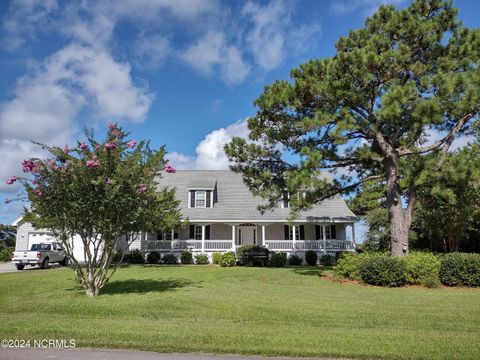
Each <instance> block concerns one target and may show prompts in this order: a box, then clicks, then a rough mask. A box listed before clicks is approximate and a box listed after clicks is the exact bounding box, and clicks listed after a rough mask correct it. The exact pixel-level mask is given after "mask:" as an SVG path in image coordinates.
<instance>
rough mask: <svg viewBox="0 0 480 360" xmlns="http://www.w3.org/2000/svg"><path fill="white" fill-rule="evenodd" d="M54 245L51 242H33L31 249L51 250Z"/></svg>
mask: <svg viewBox="0 0 480 360" xmlns="http://www.w3.org/2000/svg"><path fill="white" fill-rule="evenodd" d="M51 249H52V245H50V244H33V245H32V249H31V251H50V250H51Z"/></svg>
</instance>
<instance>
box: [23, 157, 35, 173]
mask: <svg viewBox="0 0 480 360" xmlns="http://www.w3.org/2000/svg"><path fill="white" fill-rule="evenodd" d="M22 168H23V172H26V173H28V172H30V171H32V169H33V161H32V160H23V161H22Z"/></svg>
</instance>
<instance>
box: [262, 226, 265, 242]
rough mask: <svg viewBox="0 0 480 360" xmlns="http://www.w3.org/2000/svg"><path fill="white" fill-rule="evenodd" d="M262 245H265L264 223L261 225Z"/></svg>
mask: <svg viewBox="0 0 480 360" xmlns="http://www.w3.org/2000/svg"><path fill="white" fill-rule="evenodd" d="M262 246H265V225H262Z"/></svg>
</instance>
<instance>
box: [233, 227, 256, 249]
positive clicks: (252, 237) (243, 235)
mask: <svg viewBox="0 0 480 360" xmlns="http://www.w3.org/2000/svg"><path fill="white" fill-rule="evenodd" d="M256 243H257V228H256V226H244V225H240V226H239V227H238V244H239V245H253V244H256Z"/></svg>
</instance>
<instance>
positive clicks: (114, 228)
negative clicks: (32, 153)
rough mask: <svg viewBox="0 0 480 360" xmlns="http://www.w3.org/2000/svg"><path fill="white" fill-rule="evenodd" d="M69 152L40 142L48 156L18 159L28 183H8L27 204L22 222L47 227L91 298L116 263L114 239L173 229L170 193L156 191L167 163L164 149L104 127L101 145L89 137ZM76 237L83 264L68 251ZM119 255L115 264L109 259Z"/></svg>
mask: <svg viewBox="0 0 480 360" xmlns="http://www.w3.org/2000/svg"><path fill="white" fill-rule="evenodd" d="M86 135H87V139H88V141H86V142H78V143H77V146H76V147H75V148H69V147H65V148H59V147H49V146H46V145H41V146H42V147H43V149H44V150H47V151H48V152H49V153H50V158H48V159H46V160H42V159H37V158H34V159H28V160H24V161H23V163H22V165H23V171H24V172H25V173H29V174H31V177H28V178H16V177H11V178H9V179H8V180H7V183H13V182H15V181H20V182H22V183H23V185H24V188H25V190H26V194H27V196H28V200H29V201H30V208H29V209H25V214H24V215H25V216H24V218H25V220H27V221H30V222H31V223H32V224H33V226H34V227H35V228H42V229H48V230H49V231H51V233H52V234H53V235H54V236H55V237H56V238H57V239H59V241H61V243H62V245H63V248H64V249H65V252H66V254H67V255H68V257H69V259H70V262H71V265H72V268H73V270H74V271H75V274H76V277H77V279H78V281H79V282H80V283H81V285H82V286H83V288H84V289H85V293H86V294H87V295H88V296H97V295H99V293H100V290H101V289H102V287H103V286H104V285H105V284H106V283H107V282H108V281H109V279H110V278H111V276H112V275H113V274H114V273H115V270H116V268H117V265H118V263H119V262H121V261H122V260H123V250H121V249H118V248H117V244H118V241H119V239H120V238H121V237H126V242H127V244H128V245H129V244H131V242H132V241H134V240H135V239H136V238H137V237H138V236H140V235H139V233H141V232H142V231H162V230H165V229H173V228H175V227H178V226H179V225H180V212H179V208H178V205H179V203H178V201H177V200H176V199H175V191H174V190H173V189H169V188H159V186H158V184H157V182H156V180H157V179H158V178H159V177H160V176H161V170H165V171H167V172H175V169H174V168H172V167H171V166H170V165H167V164H166V161H165V158H164V155H165V149H164V147H161V148H160V149H159V150H152V149H150V147H149V145H148V142H144V141H141V142H139V143H138V144H137V142H136V141H135V140H128V139H127V138H128V135H129V134H127V133H125V132H124V131H122V129H121V128H120V127H118V126H117V125H114V124H110V125H109V130H108V133H107V136H106V139H105V141H104V142H97V141H96V140H95V139H94V137H93V134H92V132H86ZM75 235H78V236H79V237H80V238H81V240H82V242H83V248H84V258H85V264H80V263H79V260H78V259H76V258H75V255H74V252H73V242H72V239H73V237H74V236H75ZM117 251H121V252H122V255H121V257H120V258H119V259H118V260H117V263H116V262H115V261H114V258H116V257H114V255H115V254H116V252H117Z"/></svg>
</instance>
